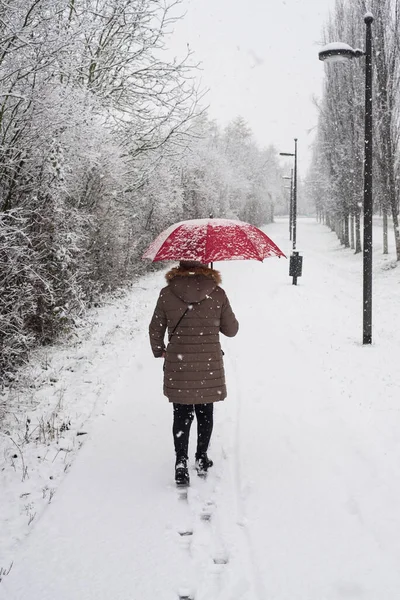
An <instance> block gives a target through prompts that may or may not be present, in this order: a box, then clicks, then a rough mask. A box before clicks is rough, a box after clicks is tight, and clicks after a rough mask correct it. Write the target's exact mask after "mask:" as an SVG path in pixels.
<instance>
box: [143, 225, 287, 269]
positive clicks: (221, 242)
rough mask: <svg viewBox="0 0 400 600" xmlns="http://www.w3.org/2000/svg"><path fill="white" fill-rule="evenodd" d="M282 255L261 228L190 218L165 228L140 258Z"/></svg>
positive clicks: (209, 259)
mask: <svg viewBox="0 0 400 600" xmlns="http://www.w3.org/2000/svg"><path fill="white" fill-rule="evenodd" d="M267 256H285V255H284V254H283V252H282V251H281V250H280V249H279V248H278V246H277V245H276V244H274V242H273V241H272V240H271V239H270V238H269V237H268V236H267V235H265V233H264V232H263V231H261V229H258V228H257V227H254V225H250V224H249V223H244V222H243V221H233V220H230V219H191V220H189V221H181V222H180V223H175V224H174V225H171V227H168V229H166V230H165V231H163V232H162V233H160V235H159V236H158V237H157V238H156V239H155V240H154V242H152V243H151V244H150V246H149V247H148V248H147V250H146V252H145V253H144V255H143V258H149V259H150V260H152V261H157V260H198V261H200V262H202V263H209V262H215V261H219V260H249V259H255V260H260V261H262V260H263V259H264V258H266V257H267Z"/></svg>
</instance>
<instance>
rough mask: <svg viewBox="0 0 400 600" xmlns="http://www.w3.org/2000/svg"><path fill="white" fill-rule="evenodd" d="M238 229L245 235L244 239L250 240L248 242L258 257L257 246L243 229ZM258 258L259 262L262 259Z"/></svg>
mask: <svg viewBox="0 0 400 600" xmlns="http://www.w3.org/2000/svg"><path fill="white" fill-rule="evenodd" d="M239 231H240V233H242V234H243V235H244V236H245V238H246V240H247V241H249V242H250V244H251V245H252V246H253V248H254V250H255V251H256V254H257V255H258V257H260V251H259V250H258V248H257V246H256V245H255V244H254V242H253V241H252V240H251V239H250V238H249V236H248V235H247V233H246V232H245V231H244V230H243V229H239ZM258 260H259V261H260V262H262V261H263V259H262V258H258Z"/></svg>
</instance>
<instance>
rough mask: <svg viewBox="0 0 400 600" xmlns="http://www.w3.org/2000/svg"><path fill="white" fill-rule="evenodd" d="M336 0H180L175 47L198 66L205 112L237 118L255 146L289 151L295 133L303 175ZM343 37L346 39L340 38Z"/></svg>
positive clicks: (224, 118)
mask: <svg viewBox="0 0 400 600" xmlns="http://www.w3.org/2000/svg"><path fill="white" fill-rule="evenodd" d="M333 5H334V0H184V2H183V7H184V9H185V10H186V16H185V17H184V18H183V19H182V21H180V22H179V23H178V24H177V25H176V27H175V33H174V37H173V47H174V51H175V50H176V52H177V53H179V54H181V53H183V52H184V50H185V48H186V44H187V43H188V44H189V45H190V47H191V49H192V50H193V51H194V52H195V56H196V58H197V59H198V60H199V61H201V63H202V72H201V73H199V77H201V79H202V83H203V84H204V86H205V87H206V88H209V93H208V95H207V99H206V102H207V104H209V105H210V108H209V113H210V116H211V117H212V118H215V119H216V120H217V121H218V122H219V123H220V124H221V125H225V124H226V123H227V122H228V121H229V120H231V119H232V118H234V117H236V116H237V115H242V116H243V117H244V118H245V119H246V120H247V122H248V123H249V125H250V126H251V128H252V130H253V132H254V134H255V136H256V139H257V141H258V142H259V143H260V145H262V146H264V145H268V144H271V143H273V144H275V145H276V146H277V148H278V149H279V151H283V152H291V151H293V148H294V142H293V139H294V138H295V137H298V139H299V141H298V149H299V172H300V174H301V175H302V176H304V175H305V170H306V167H307V163H308V162H309V158H310V152H309V146H310V142H311V140H312V135H313V130H315V126H316V121H317V112H316V109H315V107H314V106H313V103H312V97H313V95H316V96H320V95H321V84H322V78H323V76H324V66H323V63H322V62H320V61H319V60H318V49H319V42H320V41H321V38H322V35H321V32H322V28H323V25H324V24H325V23H326V20H327V18H328V16H329V11H330V10H331V9H332V8H333ZM343 41H346V40H343Z"/></svg>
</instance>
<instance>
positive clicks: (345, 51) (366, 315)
mask: <svg viewBox="0 0 400 600" xmlns="http://www.w3.org/2000/svg"><path fill="white" fill-rule="evenodd" d="M373 20H374V17H373V15H372V14H371V13H370V12H368V13H366V15H365V16H364V23H365V28H366V31H365V52H364V51H363V50H359V49H355V50H354V49H353V48H352V47H351V46H349V45H348V44H343V43H341V42H334V43H331V44H327V45H326V46H324V48H322V50H321V51H320V52H319V53H318V54H319V59H320V60H326V61H328V62H344V61H346V60H349V59H350V60H351V59H352V58H359V57H360V56H365V117H364V118H365V121H364V128H365V129H364V248H363V344H371V343H372V209H373V202H372V23H373Z"/></svg>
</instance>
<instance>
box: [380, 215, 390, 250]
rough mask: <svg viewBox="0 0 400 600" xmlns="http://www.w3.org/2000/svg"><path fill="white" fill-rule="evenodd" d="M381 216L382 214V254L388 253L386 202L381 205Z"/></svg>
mask: <svg viewBox="0 0 400 600" xmlns="http://www.w3.org/2000/svg"><path fill="white" fill-rule="evenodd" d="M382 216H383V254H389V248H388V214H387V208H386V204H383V206H382Z"/></svg>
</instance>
